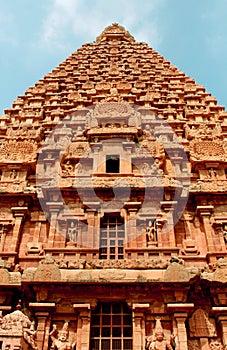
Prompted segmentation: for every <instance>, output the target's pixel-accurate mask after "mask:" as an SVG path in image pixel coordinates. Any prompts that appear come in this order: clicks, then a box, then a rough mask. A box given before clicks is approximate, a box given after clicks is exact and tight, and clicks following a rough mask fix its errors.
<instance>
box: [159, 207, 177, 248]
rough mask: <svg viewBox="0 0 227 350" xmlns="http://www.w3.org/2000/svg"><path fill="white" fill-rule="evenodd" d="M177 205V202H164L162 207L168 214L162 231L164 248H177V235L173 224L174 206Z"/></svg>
mask: <svg viewBox="0 0 227 350" xmlns="http://www.w3.org/2000/svg"><path fill="white" fill-rule="evenodd" d="M175 204H177V202H175V201H162V202H161V207H162V209H163V210H164V212H165V213H166V216H165V219H166V223H165V224H164V226H163V230H162V246H168V245H169V246H170V247H174V248H175V247H176V242H175V234H174V223H173V211H174V205H175Z"/></svg>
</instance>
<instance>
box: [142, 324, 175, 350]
mask: <svg viewBox="0 0 227 350" xmlns="http://www.w3.org/2000/svg"><path fill="white" fill-rule="evenodd" d="M171 344H172V345H171ZM145 348H146V349H147V350H173V349H174V337H171V339H170V341H167V340H166V339H165V335H164V331H163V328H162V325H161V320H160V319H156V324H155V328H154V334H153V335H151V336H149V337H147V339H146V345H145Z"/></svg>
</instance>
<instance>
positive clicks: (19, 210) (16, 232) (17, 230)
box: [11, 207, 28, 252]
mask: <svg viewBox="0 0 227 350" xmlns="http://www.w3.org/2000/svg"><path fill="white" fill-rule="evenodd" d="M11 211H12V213H13V216H14V217H15V222H14V227H13V237H12V243H11V250H12V252H16V251H17V248H18V244H19V241H20V234H21V231H22V222H23V220H24V218H25V215H26V214H27V212H28V207H12V208H11Z"/></svg>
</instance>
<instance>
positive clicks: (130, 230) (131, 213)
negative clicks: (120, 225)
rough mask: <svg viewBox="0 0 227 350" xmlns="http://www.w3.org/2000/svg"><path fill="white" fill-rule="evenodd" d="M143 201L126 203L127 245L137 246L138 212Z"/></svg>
mask: <svg viewBox="0 0 227 350" xmlns="http://www.w3.org/2000/svg"><path fill="white" fill-rule="evenodd" d="M140 206H141V202H127V203H125V204H124V209H125V211H124V219H125V220H124V221H125V242H127V247H130V248H137V241H136V238H137V235H138V234H137V227H136V214H137V212H138V208H139V207H140Z"/></svg>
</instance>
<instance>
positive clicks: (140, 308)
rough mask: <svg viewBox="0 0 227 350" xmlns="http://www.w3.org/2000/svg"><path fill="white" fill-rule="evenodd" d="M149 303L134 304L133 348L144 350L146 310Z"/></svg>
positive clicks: (134, 349)
mask: <svg viewBox="0 0 227 350" xmlns="http://www.w3.org/2000/svg"><path fill="white" fill-rule="evenodd" d="M149 306H150V305H149V304H142V303H141V304H132V311H133V314H132V316H133V350H143V349H144V346H145V315H144V313H145V311H146V310H147V309H148V308H149Z"/></svg>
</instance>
